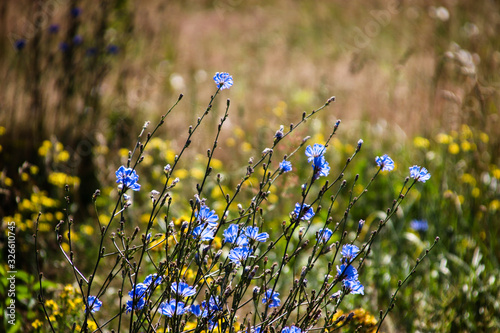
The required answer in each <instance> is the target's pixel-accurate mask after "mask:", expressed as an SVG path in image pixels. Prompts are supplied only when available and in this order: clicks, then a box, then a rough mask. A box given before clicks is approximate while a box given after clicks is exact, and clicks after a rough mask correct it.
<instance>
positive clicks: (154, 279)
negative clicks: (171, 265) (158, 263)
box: [143, 234, 163, 291]
mask: <svg viewBox="0 0 500 333" xmlns="http://www.w3.org/2000/svg"><path fill="white" fill-rule="evenodd" d="M148 235H150V234H148ZM162 281H163V276H161V275H160V276H159V275H158V274H156V273H155V274H149V275H148V276H146V278H145V279H144V282H143V284H144V285H145V286H146V287H148V289H149V291H151V290H153V289H154V288H156V287H157V286H158V285H159V284H160V283H161V282H162Z"/></svg>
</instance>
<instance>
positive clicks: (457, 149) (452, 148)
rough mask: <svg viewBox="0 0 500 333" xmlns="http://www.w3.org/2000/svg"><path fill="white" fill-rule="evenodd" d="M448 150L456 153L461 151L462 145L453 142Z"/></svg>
mask: <svg viewBox="0 0 500 333" xmlns="http://www.w3.org/2000/svg"><path fill="white" fill-rule="evenodd" d="M448 151H449V152H450V154H453V155H456V154H458V153H459V152H460V147H459V146H458V144H456V143H452V144H450V145H449V146H448Z"/></svg>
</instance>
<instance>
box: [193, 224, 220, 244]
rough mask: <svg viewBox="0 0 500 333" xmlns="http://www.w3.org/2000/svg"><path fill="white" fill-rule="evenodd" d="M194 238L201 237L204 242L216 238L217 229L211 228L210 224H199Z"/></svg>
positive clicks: (194, 231) (194, 232)
mask: <svg viewBox="0 0 500 333" xmlns="http://www.w3.org/2000/svg"><path fill="white" fill-rule="evenodd" d="M192 235H193V238H200V240H201V241H202V242H204V241H209V240H212V239H214V236H215V229H214V228H210V226H209V225H207V224H204V225H199V226H197V227H196V228H194V230H193V233H192Z"/></svg>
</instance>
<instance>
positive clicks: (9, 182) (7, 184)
mask: <svg viewBox="0 0 500 333" xmlns="http://www.w3.org/2000/svg"><path fill="white" fill-rule="evenodd" d="M13 183H14V182H13V181H12V178H9V177H5V180H4V184H5V185H6V186H12V184H13Z"/></svg>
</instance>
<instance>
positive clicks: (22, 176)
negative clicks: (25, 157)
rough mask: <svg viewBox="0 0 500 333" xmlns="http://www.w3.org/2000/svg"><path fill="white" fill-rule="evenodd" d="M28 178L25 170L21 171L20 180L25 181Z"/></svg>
mask: <svg viewBox="0 0 500 333" xmlns="http://www.w3.org/2000/svg"><path fill="white" fill-rule="evenodd" d="M29 179H30V176H29V175H28V174H27V173H26V172H23V173H21V180H22V181H23V182H27V181H28V180H29Z"/></svg>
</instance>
